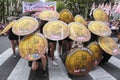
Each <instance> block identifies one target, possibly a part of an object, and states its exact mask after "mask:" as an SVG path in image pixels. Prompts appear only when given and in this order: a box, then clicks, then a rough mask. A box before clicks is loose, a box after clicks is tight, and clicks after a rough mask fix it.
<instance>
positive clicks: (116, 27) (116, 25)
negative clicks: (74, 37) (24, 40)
mask: <svg viewBox="0 0 120 80" xmlns="http://www.w3.org/2000/svg"><path fill="white" fill-rule="evenodd" d="M32 15H33V14H29V15H27V16H32ZM13 20H15V19H13ZM13 20H9V22H11V21H13ZM37 20H38V21H39V31H40V33H43V31H42V30H43V27H44V25H45V24H46V23H47V22H48V21H44V20H40V19H37ZM6 26H7V25H6V24H5V25H3V24H2V23H0V31H2V30H3V29H4V28H5V27H6ZM110 28H111V30H112V35H111V36H114V35H115V34H116V33H117V37H118V42H120V21H119V20H118V21H111V22H110ZM7 34H8V39H9V40H10V42H11V45H12V50H13V55H14V57H16V45H19V37H18V35H15V34H14V33H13V32H12V28H11V29H10V30H9V31H8V32H7ZM47 40H48V51H46V53H45V54H44V55H43V56H42V57H41V58H40V59H39V60H35V61H28V65H29V67H31V69H32V70H34V71H36V70H38V68H39V63H41V64H42V69H43V71H42V72H43V76H44V77H46V76H47V70H46V67H47V61H48V60H47V59H48V54H50V57H51V60H52V64H53V65H54V66H58V63H57V61H56V59H55V56H54V51H55V48H56V41H52V40H49V39H47ZM62 44H66V53H67V54H68V53H69V51H70V49H71V46H72V41H71V40H70V39H69V38H66V39H64V40H63V41H59V53H61V47H62Z"/></svg>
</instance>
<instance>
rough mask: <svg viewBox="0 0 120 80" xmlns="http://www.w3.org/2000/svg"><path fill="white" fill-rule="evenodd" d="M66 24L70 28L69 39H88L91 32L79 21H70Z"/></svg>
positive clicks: (83, 40)
mask: <svg viewBox="0 0 120 80" xmlns="http://www.w3.org/2000/svg"><path fill="white" fill-rule="evenodd" d="M68 26H69V28H70V36H69V38H70V39H72V40H74V41H80V42H86V41H88V40H90V37H91V34H90V32H89V30H88V29H87V28H86V27H85V26H84V25H83V24H81V23H79V22H71V23H70V24H69V25H68Z"/></svg>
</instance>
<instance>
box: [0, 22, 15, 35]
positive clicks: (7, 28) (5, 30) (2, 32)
mask: <svg viewBox="0 0 120 80" xmlns="http://www.w3.org/2000/svg"><path fill="white" fill-rule="evenodd" d="M15 22H16V20H14V21H12V22H10V23H9V24H8V25H7V26H6V27H5V28H4V29H3V30H2V31H1V33H0V35H1V34H4V33H5V32H7V31H8V30H9V29H10V28H12V27H13V25H14V24H15Z"/></svg>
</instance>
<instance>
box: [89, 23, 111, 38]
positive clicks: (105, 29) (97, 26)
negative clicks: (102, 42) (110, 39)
mask: <svg viewBox="0 0 120 80" xmlns="http://www.w3.org/2000/svg"><path fill="white" fill-rule="evenodd" d="M88 29H89V30H90V31H91V32H92V33H93V34H96V35H98V36H110V35H111V33H112V31H111V29H110V27H109V26H108V25H106V24H105V23H103V22H101V21H91V22H90V23H89V25H88Z"/></svg>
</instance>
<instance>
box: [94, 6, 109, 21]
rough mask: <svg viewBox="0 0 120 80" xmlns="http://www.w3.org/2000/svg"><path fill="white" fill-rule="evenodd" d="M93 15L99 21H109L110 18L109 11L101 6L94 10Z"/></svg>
mask: <svg viewBox="0 0 120 80" xmlns="http://www.w3.org/2000/svg"><path fill="white" fill-rule="evenodd" d="M93 17H94V18H95V20H97V21H103V22H108V20H109V18H108V15H107V13H106V12H105V11H104V10H103V9H101V8H96V9H95V10H94V11H93Z"/></svg>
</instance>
